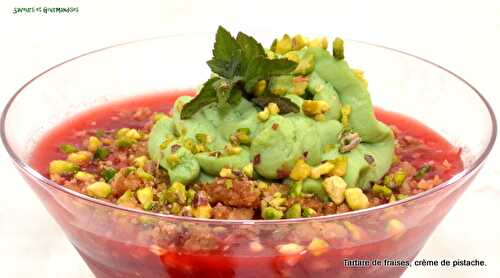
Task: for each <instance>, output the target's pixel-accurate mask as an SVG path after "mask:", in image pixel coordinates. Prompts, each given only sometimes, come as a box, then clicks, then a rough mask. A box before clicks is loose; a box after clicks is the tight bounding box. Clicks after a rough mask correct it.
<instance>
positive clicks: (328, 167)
mask: <svg viewBox="0 0 500 278" xmlns="http://www.w3.org/2000/svg"><path fill="white" fill-rule="evenodd" d="M333 168H335V166H334V165H333V164H332V163H330V162H325V163H322V164H320V165H318V166H316V167H313V168H312V169H311V175H310V177H311V178H313V179H319V178H320V177H321V176H322V175H325V174H328V173H330V172H331V171H332V170H333Z"/></svg>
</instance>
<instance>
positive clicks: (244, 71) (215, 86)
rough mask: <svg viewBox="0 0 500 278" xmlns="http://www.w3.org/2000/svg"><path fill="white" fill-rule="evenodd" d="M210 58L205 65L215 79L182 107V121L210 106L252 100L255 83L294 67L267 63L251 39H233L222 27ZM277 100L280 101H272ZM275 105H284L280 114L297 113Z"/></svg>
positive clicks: (278, 61) (277, 61) (275, 61)
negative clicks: (241, 98)
mask: <svg viewBox="0 0 500 278" xmlns="http://www.w3.org/2000/svg"><path fill="white" fill-rule="evenodd" d="M212 54H213V57H212V59H211V60H210V61H208V62H207V64H208V66H209V67H210V69H211V70H212V72H214V73H215V74H217V75H218V76H217V77H213V78H211V79H209V80H208V81H207V82H205V84H203V87H202V89H201V91H200V93H199V94H198V95H197V96H196V97H195V98H193V99H192V100H191V101H190V102H188V103H187V104H186V105H184V107H183V109H182V112H181V118H182V119H187V118H190V117H191V116H193V115H194V114H195V113H196V112H198V111H199V110H200V109H201V108H203V107H205V106H206V105H209V104H211V103H214V102H217V103H218V105H220V106H222V105H225V104H227V103H229V104H233V103H234V102H235V101H237V100H238V99H240V97H241V96H244V97H245V98H247V99H250V100H252V99H253V98H254V97H253V95H252V94H251V92H252V91H253V89H254V87H255V85H256V84H257V82H259V81H260V80H266V81H269V79H270V78H271V77H273V76H277V75H283V74H289V73H291V72H292V71H293V70H294V69H295V68H296V67H297V63H295V62H293V61H290V60H288V59H268V58H267V57H266V54H265V51H264V48H263V47H262V45H261V44H260V43H259V42H257V41H256V40H255V39H254V38H253V37H251V36H248V35H246V34H244V33H242V32H239V33H238V34H237V36H236V38H233V37H232V36H231V33H229V32H228V31H227V30H226V29H224V28H223V27H222V26H219V28H218V29H217V34H216V35H215V43H214V48H213V51H212ZM277 98H283V97H280V96H275V97H274V99H277ZM278 102H279V103H277V104H278V106H280V103H286V104H287V105H285V106H284V107H280V113H282V114H286V113H290V112H296V111H298V110H300V109H299V108H298V106H296V105H295V104H294V103H291V102H290V103H291V104H290V103H289V102H287V101H286V100H283V101H278Z"/></svg>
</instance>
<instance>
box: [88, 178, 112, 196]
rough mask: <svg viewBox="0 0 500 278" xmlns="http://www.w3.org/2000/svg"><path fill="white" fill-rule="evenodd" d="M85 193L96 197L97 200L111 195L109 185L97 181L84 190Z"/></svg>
mask: <svg viewBox="0 0 500 278" xmlns="http://www.w3.org/2000/svg"><path fill="white" fill-rule="evenodd" d="M86 190H87V193H88V194H89V195H90V196H92V197H97V198H106V197H108V196H109V194H111V185H109V184H107V183H105V182H102V181H98V182H95V183H93V184H91V185H89V186H87V188H86Z"/></svg>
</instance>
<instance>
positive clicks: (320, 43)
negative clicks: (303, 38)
mask: <svg viewBox="0 0 500 278" xmlns="http://www.w3.org/2000/svg"><path fill="white" fill-rule="evenodd" d="M309 47H319V48H323V49H327V48H328V40H327V39H326V37H323V38H315V39H314V40H311V41H310V42H309Z"/></svg>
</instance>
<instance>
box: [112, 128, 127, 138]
mask: <svg viewBox="0 0 500 278" xmlns="http://www.w3.org/2000/svg"><path fill="white" fill-rule="evenodd" d="M129 130H130V128H126V127H124V128H120V129H119V130H118V131H117V132H116V134H115V138H121V137H124V136H125V134H126V133H127V132H128V131H129Z"/></svg>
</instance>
